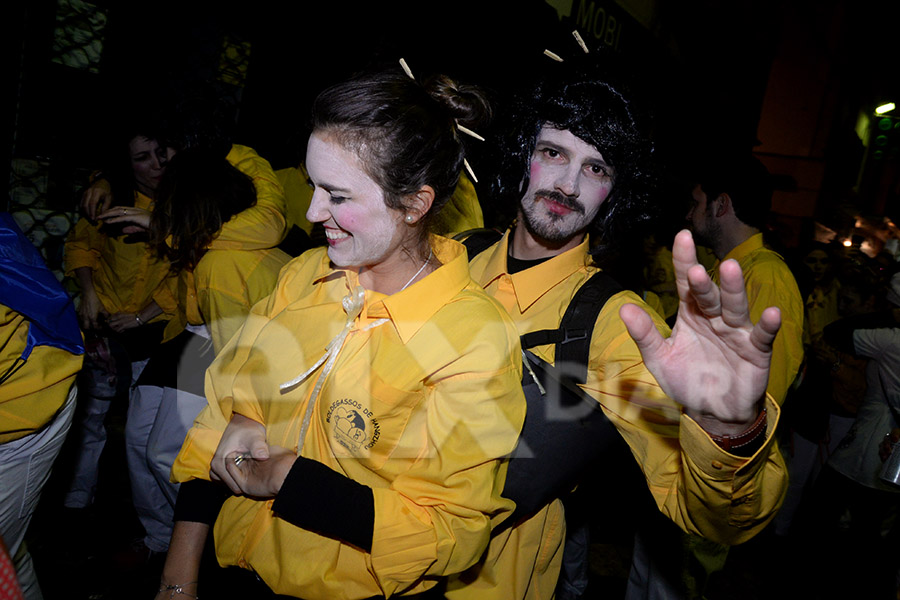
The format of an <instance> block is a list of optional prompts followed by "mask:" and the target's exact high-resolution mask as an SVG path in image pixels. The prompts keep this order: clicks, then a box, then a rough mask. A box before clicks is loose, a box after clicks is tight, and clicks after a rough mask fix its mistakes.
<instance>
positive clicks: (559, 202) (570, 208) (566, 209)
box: [538, 193, 584, 216]
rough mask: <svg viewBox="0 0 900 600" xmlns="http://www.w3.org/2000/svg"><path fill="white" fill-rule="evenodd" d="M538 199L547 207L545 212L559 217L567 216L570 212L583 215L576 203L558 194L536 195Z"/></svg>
mask: <svg viewBox="0 0 900 600" xmlns="http://www.w3.org/2000/svg"><path fill="white" fill-rule="evenodd" d="M538 198H540V199H541V200H543V201H544V203H545V204H546V205H547V210H549V211H550V212H551V213H553V214H555V215H559V216H564V215H567V214H569V213H571V212H577V213H583V212H584V211H583V210H581V207H580V206H579V205H578V203H577V202H574V201H571V200H568V199H566V198H564V197H562V196H561V195H560V194H552V193H551V194H538Z"/></svg>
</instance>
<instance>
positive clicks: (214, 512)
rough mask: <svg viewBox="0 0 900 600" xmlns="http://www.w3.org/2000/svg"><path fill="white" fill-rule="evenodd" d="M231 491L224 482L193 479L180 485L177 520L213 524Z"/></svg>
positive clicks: (176, 505)
mask: <svg viewBox="0 0 900 600" xmlns="http://www.w3.org/2000/svg"><path fill="white" fill-rule="evenodd" d="M230 496H231V491H230V490H229V489H228V488H227V487H225V485H224V484H222V483H217V482H213V481H205V480H203V479H191V480H190V481H185V482H184V483H182V484H181V485H180V486H179V487H178V498H177V499H176V500H175V520H176V521H192V522H194V523H206V524H207V525H212V524H213V523H215V522H216V517H218V516H219V510H221V508H222V505H223V504H225V501H226V500H227V499H228V498H229V497H230Z"/></svg>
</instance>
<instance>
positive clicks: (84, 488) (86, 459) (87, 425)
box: [63, 396, 114, 508]
mask: <svg viewBox="0 0 900 600" xmlns="http://www.w3.org/2000/svg"><path fill="white" fill-rule="evenodd" d="M113 400H114V399H113V398H94V397H92V396H82V397H81V398H80V399H79V400H78V402H79V410H78V421H77V422H76V423H75V428H74V432H73V433H74V435H75V436H77V437H76V439H75V443H74V445H73V448H74V451H75V452H76V457H75V460H74V465H73V467H72V478H71V483H70V484H69V490H68V491H67V492H66V496H65V498H64V499H63V504H64V505H65V506H68V507H70V508H85V507H87V506H90V505H91V504H92V503H93V502H94V493H95V492H96V491H97V478H98V476H99V473H100V469H99V465H100V455H101V454H103V447H104V446H105V445H106V425H105V424H104V423H105V421H106V414H107V413H108V412H109V407H110V406H112V401H113Z"/></svg>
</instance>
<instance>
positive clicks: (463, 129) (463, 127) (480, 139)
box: [456, 121, 484, 142]
mask: <svg viewBox="0 0 900 600" xmlns="http://www.w3.org/2000/svg"><path fill="white" fill-rule="evenodd" d="M456 128H457V129H459V130H460V131H461V132H463V133H465V134H466V135H470V136H472V137H473V138H475V139H476V140H478V141H480V142H483V141H484V138H483V137H481V136H480V135H478V134H477V133H475V132H474V131H472V130H471V129H469V128H468V127H466V126H464V125H460V124H459V121H457V122H456Z"/></svg>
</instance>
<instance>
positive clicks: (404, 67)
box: [400, 58, 416, 80]
mask: <svg viewBox="0 0 900 600" xmlns="http://www.w3.org/2000/svg"><path fill="white" fill-rule="evenodd" d="M400 66H401V67H403V71H404V72H405V73H406V74H407V75H409V78H410V79H412V80H415V79H416V78H415V77H414V76H413V74H412V70H411V69H410V68H409V65H408V64H406V60H404V59H402V58H401V59H400Z"/></svg>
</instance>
